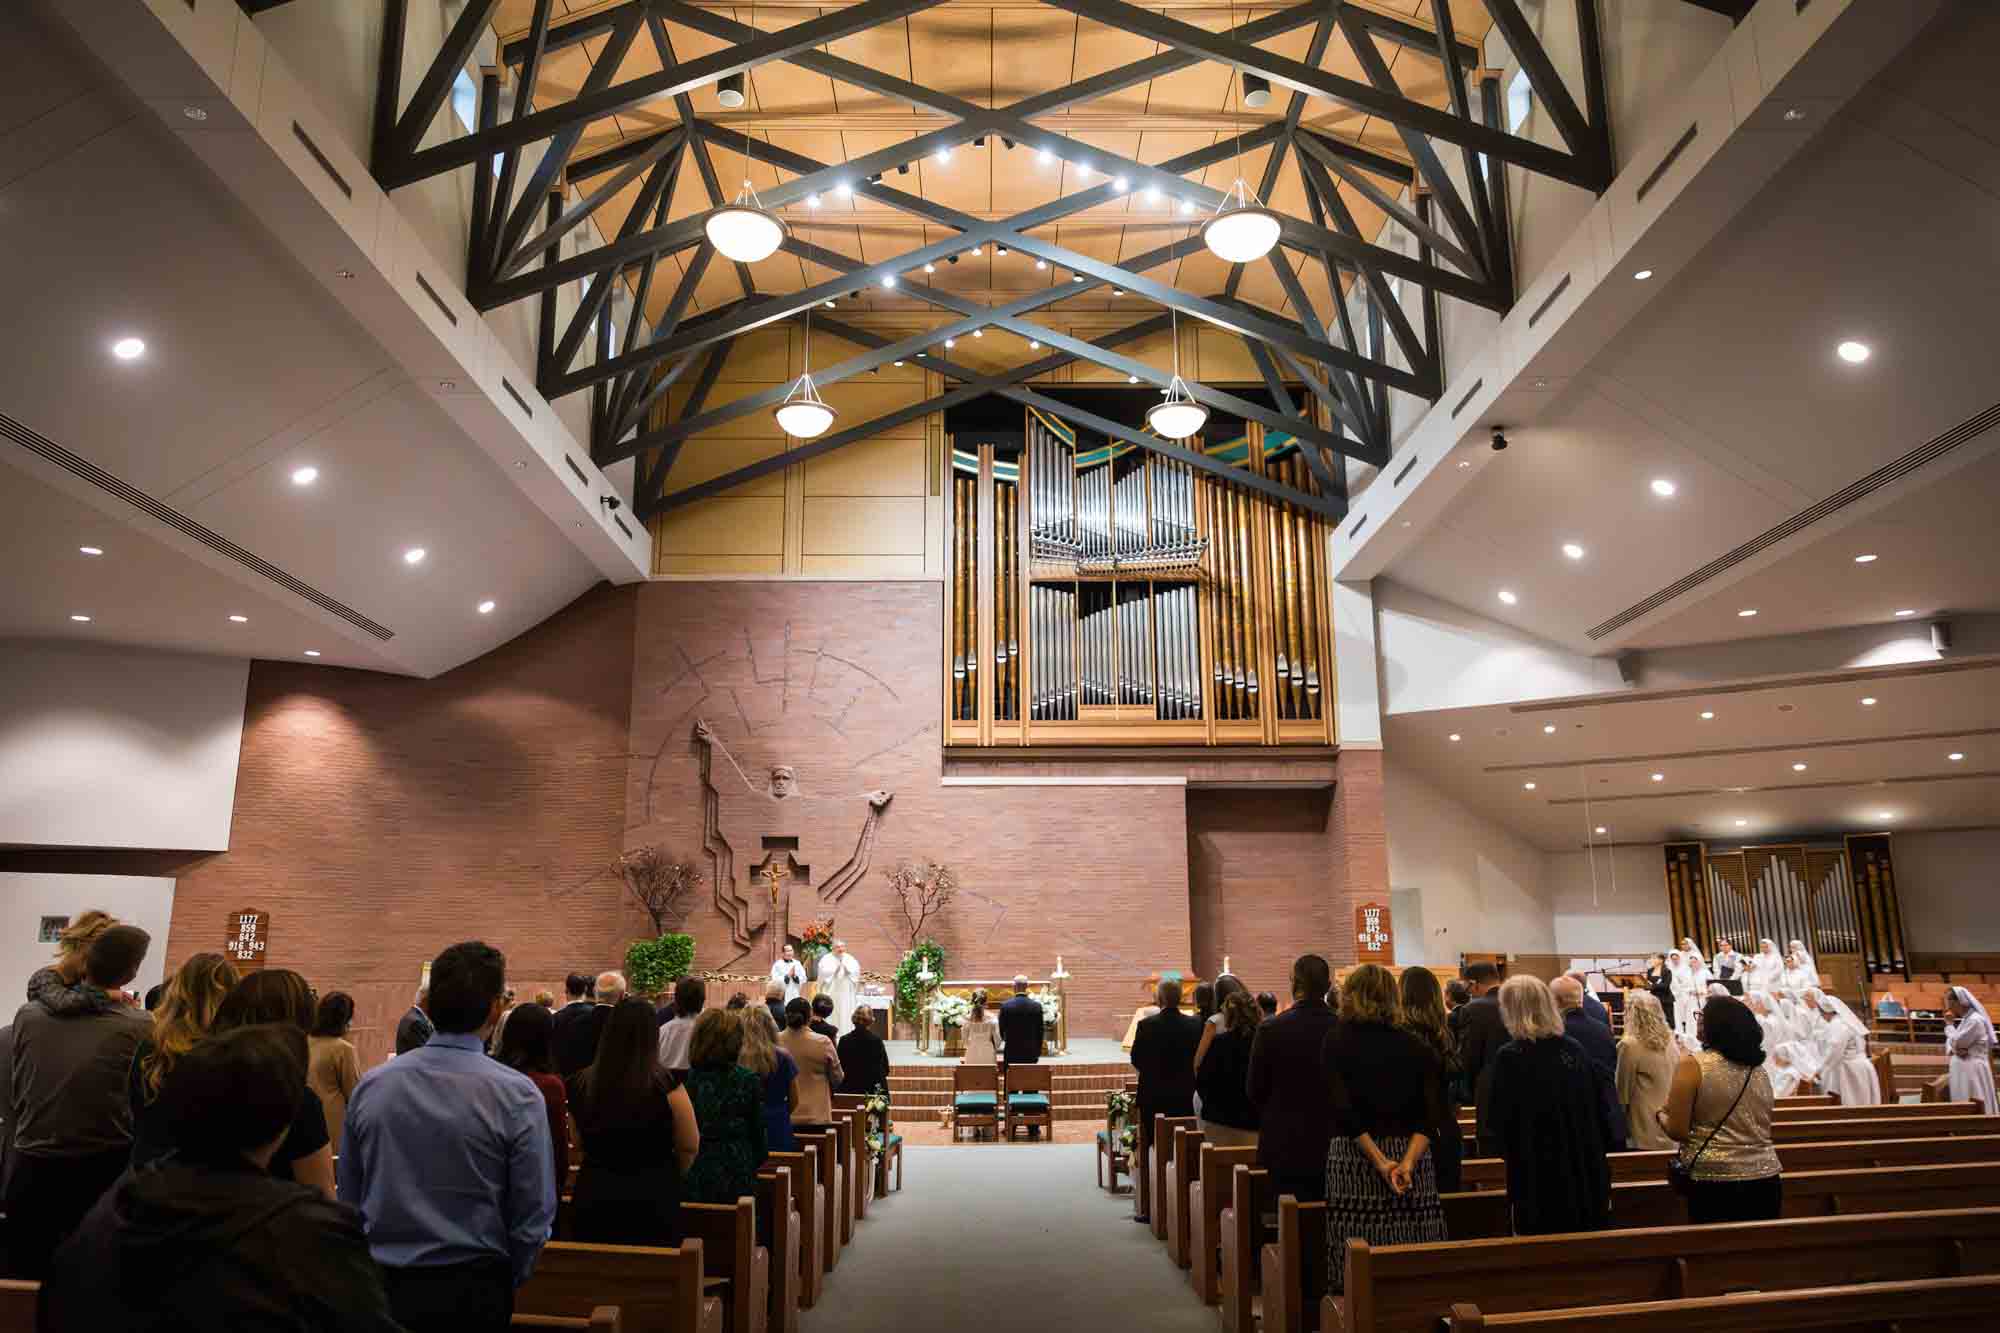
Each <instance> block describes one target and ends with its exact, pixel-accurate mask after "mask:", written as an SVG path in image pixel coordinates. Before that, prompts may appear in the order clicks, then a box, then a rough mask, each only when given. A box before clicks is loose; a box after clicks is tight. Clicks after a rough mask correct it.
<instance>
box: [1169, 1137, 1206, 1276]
mask: <svg viewBox="0 0 2000 1333" xmlns="http://www.w3.org/2000/svg"><path fill="white" fill-rule="evenodd" d="M1207 1139H1208V1135H1207V1134H1205V1133H1204V1132H1203V1131H1202V1129H1201V1125H1200V1123H1199V1122H1196V1123H1195V1124H1192V1125H1178V1126H1176V1127H1175V1128H1174V1151H1173V1155H1172V1156H1171V1157H1169V1158H1168V1159H1167V1173H1166V1188H1165V1189H1163V1190H1162V1191H1161V1192H1160V1203H1161V1206H1162V1207H1163V1208H1164V1209H1165V1211H1166V1214H1167V1257H1168V1258H1170V1259H1172V1260H1173V1261H1174V1263H1175V1264H1176V1265H1178V1266H1179V1267H1181V1268H1186V1267H1188V1266H1189V1264H1190V1263H1191V1262H1192V1259H1191V1258H1190V1256H1189V1253H1188V1251H1189V1241H1190V1240H1191V1239H1192V1238H1191V1237H1190V1235H1189V1234H1188V1233H1189V1231H1190V1230H1191V1228H1190V1227H1189V1225H1188V1207H1189V1205H1190V1204H1191V1203H1192V1199H1191V1198H1190V1197H1189V1196H1190V1194H1191V1193H1192V1191H1193V1188H1194V1178H1195V1173H1196V1172H1198V1171H1200V1170H1201V1150H1202V1147H1203V1145H1204V1144H1205V1143H1206V1142H1207Z"/></svg>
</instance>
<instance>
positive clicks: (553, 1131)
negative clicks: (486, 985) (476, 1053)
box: [493, 1004, 569, 1196]
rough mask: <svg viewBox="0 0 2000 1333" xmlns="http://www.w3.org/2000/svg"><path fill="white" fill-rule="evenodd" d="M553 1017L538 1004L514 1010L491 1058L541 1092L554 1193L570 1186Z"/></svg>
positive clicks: (563, 1099) (565, 1107)
mask: <svg viewBox="0 0 2000 1333" xmlns="http://www.w3.org/2000/svg"><path fill="white" fill-rule="evenodd" d="M554 1042H555V1015H553V1014H551V1013H550V1012H549V1011H548V1010H546V1009H544V1008H542V1006H540V1005H539V1004H524V1005H522V1006H521V1007H519V1008H518V1009H516V1010H514V1012H513V1017H511V1018H509V1019H508V1020H507V1027H506V1030H505V1031H503V1032H502V1033H501V1034H500V1045H499V1047H498V1048H497V1049H496V1050H495V1051H494V1052H493V1058H494V1059H496V1060H498V1061H499V1062H500V1063H501V1064H503V1065H506V1066H507V1067H508V1068H509V1069H516V1070H519V1071H520V1072H521V1073H523V1074H526V1075H527V1076H528V1079H529V1081H530V1082H532V1083H533V1084H534V1085H535V1087H537V1088H538V1089H540V1090H541V1094H542V1102H543V1104H544V1105H545V1106H547V1107H548V1112H549V1147H550V1149H551V1151H552V1153H553V1155H554V1157H555V1167H556V1173H555V1181H556V1194H557V1195H558V1196H560V1195H561V1194H562V1192H563V1188H564V1186H566V1185H568V1184H569V1094H568V1092H567V1091H566V1090H565V1089H564V1087H563V1081H562V1079H561V1078H560V1077H558V1076H557V1074H556V1062H555V1053H554Z"/></svg>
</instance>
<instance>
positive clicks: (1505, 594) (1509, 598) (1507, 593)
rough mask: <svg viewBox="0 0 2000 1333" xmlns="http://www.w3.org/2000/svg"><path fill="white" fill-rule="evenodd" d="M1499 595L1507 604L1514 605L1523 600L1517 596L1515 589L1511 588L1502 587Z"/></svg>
mask: <svg viewBox="0 0 2000 1333" xmlns="http://www.w3.org/2000/svg"><path fill="white" fill-rule="evenodd" d="M1499 597H1500V601H1501V602H1502V603H1503V604H1504V605H1507V606H1512V605H1514V603H1516V602H1518V601H1520V600H1521V599H1520V598H1519V597H1516V596H1515V595H1514V593H1513V590H1512V589H1510V588H1502V589H1501V590H1500V592H1499Z"/></svg>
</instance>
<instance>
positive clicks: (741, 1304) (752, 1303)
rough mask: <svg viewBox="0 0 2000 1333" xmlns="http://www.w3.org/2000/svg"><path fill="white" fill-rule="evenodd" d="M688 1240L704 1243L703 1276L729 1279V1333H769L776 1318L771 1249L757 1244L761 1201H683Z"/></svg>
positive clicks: (726, 1319)
mask: <svg viewBox="0 0 2000 1333" xmlns="http://www.w3.org/2000/svg"><path fill="white" fill-rule="evenodd" d="M681 1234H682V1238H683V1239H682V1241H681V1243H682V1244H683V1245H685V1244H687V1242H688V1241H690V1240H694V1241H699V1242H701V1252H702V1254H703V1255H704V1256H706V1259H707V1262H706V1265H705V1269H704V1272H703V1274H702V1275H703V1277H720V1278H726V1279H728V1281H729V1289H728V1291H727V1292H726V1293H725V1295H726V1299H725V1300H724V1302H723V1307H722V1312H723V1322H724V1324H725V1325H726V1326H727V1328H728V1330H729V1333H768V1329H769V1327H770V1320H771V1252H770V1250H768V1249H767V1248H765V1247H764V1246H762V1245H759V1244H758V1243H757V1204H756V1201H755V1200H753V1199H747V1198H745V1199H738V1200H737V1201H736V1202H735V1203H684V1204H682V1205H681Z"/></svg>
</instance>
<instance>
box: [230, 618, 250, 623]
mask: <svg viewBox="0 0 2000 1333" xmlns="http://www.w3.org/2000/svg"><path fill="white" fill-rule="evenodd" d="M229 619H230V620H231V621H233V622H234V623H236V624H238V625H247V624H249V623H250V617H248V616H231V617H229Z"/></svg>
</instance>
